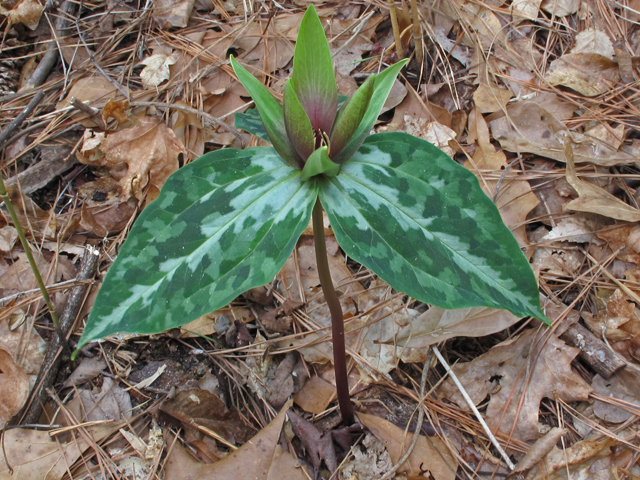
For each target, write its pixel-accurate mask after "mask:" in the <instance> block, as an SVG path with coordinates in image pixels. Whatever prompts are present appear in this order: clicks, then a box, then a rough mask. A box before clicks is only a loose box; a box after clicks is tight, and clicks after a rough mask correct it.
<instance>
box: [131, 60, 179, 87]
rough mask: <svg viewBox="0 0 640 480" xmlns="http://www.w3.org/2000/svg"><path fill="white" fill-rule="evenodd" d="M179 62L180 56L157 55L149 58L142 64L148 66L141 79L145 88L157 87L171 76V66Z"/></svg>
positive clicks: (143, 70)
mask: <svg viewBox="0 0 640 480" xmlns="http://www.w3.org/2000/svg"><path fill="white" fill-rule="evenodd" d="M177 61H178V54H177V53H172V54H171V55H166V54H164V53H155V54H153V55H150V56H148V57H147V58H145V59H144V60H142V61H141V62H140V63H141V64H142V65H146V66H145V67H144V68H143V69H142V72H140V79H141V80H142V86H143V87H144V88H149V87H157V86H158V85H160V84H161V83H162V82H164V81H165V80H168V79H169V77H170V76H171V72H170V71H169V66H171V65H174V64H175V63H176V62H177Z"/></svg>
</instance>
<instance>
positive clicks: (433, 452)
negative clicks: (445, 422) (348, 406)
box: [358, 413, 458, 480]
mask: <svg viewBox="0 0 640 480" xmlns="http://www.w3.org/2000/svg"><path fill="white" fill-rule="evenodd" d="M358 419H359V420H360V422H361V423H362V424H363V425H364V426H365V427H367V429H368V430H369V431H370V432H371V433H373V434H374V435H375V436H376V438H378V440H380V441H381V442H383V443H384V444H385V446H386V447H387V451H388V452H389V455H390V456H391V460H392V461H393V463H394V465H395V464H396V463H397V462H398V461H399V460H400V457H402V455H403V454H404V453H405V451H406V450H407V448H408V447H409V445H410V444H411V440H412V437H413V434H411V433H407V432H406V431H405V430H403V429H402V428H399V427H396V426H395V425H394V424H393V423H391V422H389V421H387V420H385V419H383V418H380V417H376V416H375V415H369V414H367V413H358ZM425 459H429V461H425ZM457 469H458V462H457V460H456V459H455V457H454V456H453V455H452V453H451V451H450V450H449V448H448V447H447V445H446V444H445V443H444V442H443V441H442V440H440V439H439V438H438V437H435V436H434V437H425V436H424V435H420V437H419V438H418V443H417V444H416V446H415V448H414V449H413V451H412V452H411V455H409V458H408V459H407V461H406V463H404V464H403V465H401V466H400V468H399V470H398V472H399V473H400V472H407V473H408V474H409V475H420V476H423V475H425V472H426V471H428V472H429V473H430V474H431V477H432V478H434V480H454V479H455V478H456V471H457Z"/></svg>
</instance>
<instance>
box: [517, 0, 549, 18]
mask: <svg viewBox="0 0 640 480" xmlns="http://www.w3.org/2000/svg"><path fill="white" fill-rule="evenodd" d="M541 3H542V0H514V1H513V3H511V16H512V17H514V20H515V21H516V22H521V21H522V20H524V19H528V20H536V19H537V18H538V11H539V10H540V4H541Z"/></svg>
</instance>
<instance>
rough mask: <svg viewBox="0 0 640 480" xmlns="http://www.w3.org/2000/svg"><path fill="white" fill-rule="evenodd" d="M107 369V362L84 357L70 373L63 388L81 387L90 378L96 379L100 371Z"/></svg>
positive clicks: (99, 358) (100, 358) (98, 358)
mask: <svg viewBox="0 0 640 480" xmlns="http://www.w3.org/2000/svg"><path fill="white" fill-rule="evenodd" d="M105 368H107V362H106V361H105V360H104V358H102V357H93V358H91V357H85V358H83V359H82V360H81V361H80V364H79V365H78V366H77V367H76V369H75V370H74V371H73V372H72V373H71V375H70V376H69V378H67V380H66V382H64V385H63V387H70V386H72V385H82V384H83V383H85V382H88V381H89V380H91V379H92V378H95V377H97V376H98V375H100V373H102V371H103V370H104V369H105Z"/></svg>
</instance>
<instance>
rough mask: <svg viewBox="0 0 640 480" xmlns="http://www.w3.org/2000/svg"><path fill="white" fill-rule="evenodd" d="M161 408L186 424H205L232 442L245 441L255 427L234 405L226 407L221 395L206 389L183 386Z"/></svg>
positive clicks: (204, 425) (190, 425)
mask: <svg viewBox="0 0 640 480" xmlns="http://www.w3.org/2000/svg"><path fill="white" fill-rule="evenodd" d="M160 410H161V411H162V412H164V413H165V414H167V415H170V416H171V417H173V418H175V419H177V420H179V421H180V422H182V423H183V424H184V426H185V427H187V428H188V427H193V425H194V424H197V425H200V426H203V427H206V428H208V429H210V430H212V431H214V432H216V433H217V434H219V435H220V436H221V437H222V438H224V439H225V440H227V441H228V442H230V443H232V444H242V443H244V442H246V441H247V440H248V439H249V438H250V437H251V433H252V432H253V429H252V428H251V427H249V425H247V424H246V423H245V421H244V420H243V419H242V416H241V415H240V413H239V412H238V410H237V409H236V408H235V407H232V408H229V409H228V408H227V407H226V406H225V404H224V402H223V401H222V400H220V398H219V397H218V396H217V395H215V394H213V393H211V392H209V391H208V390H203V389H199V388H197V389H190V390H181V391H179V392H178V393H177V394H176V395H175V396H174V397H173V398H171V399H167V400H165V401H164V402H162V404H161V405H160Z"/></svg>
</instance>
